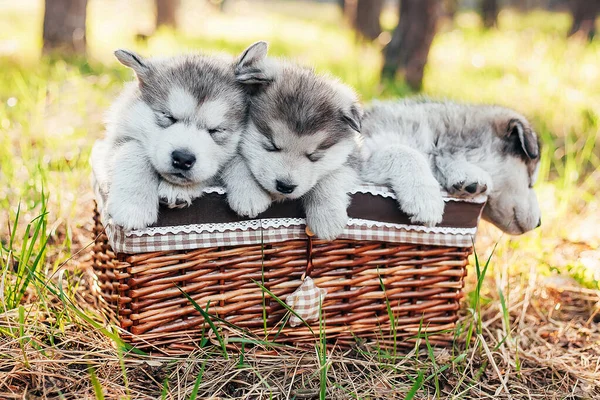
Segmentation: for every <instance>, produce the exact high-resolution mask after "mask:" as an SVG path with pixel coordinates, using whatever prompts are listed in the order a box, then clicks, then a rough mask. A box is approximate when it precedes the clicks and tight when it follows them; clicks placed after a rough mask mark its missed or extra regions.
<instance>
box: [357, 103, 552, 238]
mask: <svg viewBox="0 0 600 400" xmlns="http://www.w3.org/2000/svg"><path fill="white" fill-rule="evenodd" d="M363 127H364V129H363V133H364V143H363V146H362V152H361V154H362V159H363V163H362V169H361V172H362V176H363V179H365V180H367V181H372V182H375V183H379V184H384V185H390V186H391V187H392V189H393V190H394V191H395V192H396V197H397V200H398V203H399V205H400V208H401V209H402V210H403V211H405V212H406V213H407V214H409V215H410V217H411V220H412V221H413V222H420V223H424V224H426V225H435V224H437V223H439V222H440V221H441V220H442V216H443V212H444V200H443V198H442V194H441V192H440V188H443V189H444V190H445V191H447V192H448V193H450V194H452V195H453V196H455V197H461V198H467V199H468V198H473V197H475V196H478V195H483V194H485V195H486V196H487V203H486V205H485V208H484V209H483V218H484V219H485V220H487V221H489V222H491V223H493V224H494V225H496V226H497V227H498V228H500V229H501V230H503V231H504V232H506V233H509V234H513V235H520V234H522V233H525V232H528V231H530V230H532V229H535V228H537V227H538V226H539V225H540V224H541V212H540V208H539V205H538V199H537V195H536V193H535V191H534V190H533V185H534V184H535V182H536V180H537V174H538V169H539V166H540V142H539V138H538V136H537V134H536V133H535V131H534V130H533V127H532V126H531V124H530V123H529V121H528V120H527V119H526V118H525V117H524V116H523V115H521V114H519V113H518V112H516V111H514V110H512V109H510V108H506V107H501V106H494V105H477V104H461V103H455V102H450V101H433V100H429V99H425V98H421V99H409V100H401V101H380V102H374V103H373V104H372V105H371V106H370V107H368V109H367V112H366V115H365V117H364V120H363Z"/></svg>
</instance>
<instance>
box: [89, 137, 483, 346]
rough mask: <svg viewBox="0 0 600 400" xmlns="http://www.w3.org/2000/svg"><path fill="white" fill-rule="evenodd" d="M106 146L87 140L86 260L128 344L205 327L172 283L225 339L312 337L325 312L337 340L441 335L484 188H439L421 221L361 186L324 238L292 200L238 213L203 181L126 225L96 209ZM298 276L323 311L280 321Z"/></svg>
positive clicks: (189, 335)
mask: <svg viewBox="0 0 600 400" xmlns="http://www.w3.org/2000/svg"><path fill="white" fill-rule="evenodd" d="M105 151H106V145H105V144H104V143H103V142H102V141H99V142H98V143H97V144H96V145H95V146H94V149H93V151H92V167H93V171H94V174H93V185H94V188H95V191H96V200H97V208H96V210H95V214H94V221H95V227H94V235H95V245H94V247H93V250H92V259H93V266H94V270H95V271H96V274H97V277H98V283H99V286H100V289H101V293H102V297H103V298H104V299H105V300H106V303H107V305H108V306H109V309H110V314H111V318H113V319H114V320H116V321H117V322H118V323H119V325H120V326H121V328H122V336H123V337H124V339H125V340H127V341H129V342H130V343H132V344H135V345H136V346H138V347H140V348H144V349H160V351H165V352H180V351H188V350H192V349H194V348H195V346H197V345H198V343H199V342H200V339H201V338H203V337H207V336H211V335H212V337H213V338H214V332H210V329H208V328H209V325H208V323H207V320H206V319H205V316H202V315H201V313H199V312H198V311H197V310H196V308H195V307H194V305H193V304H192V303H191V302H190V301H189V300H188V299H187V298H186V297H185V296H184V294H183V293H182V291H183V292H185V293H186V294H187V295H189V296H191V298H192V299H194V300H195V302H196V303H197V304H198V305H199V306H200V307H202V308H203V309H205V310H206V312H207V313H208V314H209V315H210V317H208V318H210V319H211V320H212V322H213V323H214V324H215V325H217V326H218V329H222V330H223V332H222V334H223V335H225V333H226V332H225V331H227V335H228V336H229V337H230V338H231V337H232V336H236V335H245V336H255V337H257V338H258V339H261V340H269V341H276V342H283V343H291V344H296V345H302V344H312V343H314V342H315V340H317V339H318V338H319V334H320V323H321V327H323V323H324V326H325V328H324V330H325V334H326V338H327V340H328V341H329V342H331V343H336V344H337V345H338V346H352V345H353V344H355V343H357V341H358V342H361V343H363V344H368V343H374V344H376V345H379V346H390V345H412V344H413V343H414V342H415V341H416V340H417V338H418V337H419V336H421V335H424V334H427V335H428V339H429V342H430V343H432V344H442V345H443V344H448V343H449V341H451V340H452V337H453V329H454V326H455V322H456V320H457V318H458V315H457V311H458V309H459V300H460V298H461V296H462V292H461V290H462V287H463V278H464V276H465V274H466V266H467V263H468V256H469V254H470V253H471V251H472V243H473V237H474V235H475V233H476V231H477V224H478V222H479V217H480V215H481V211H482V209H483V206H484V204H485V198H476V199H470V200H460V199H452V198H446V208H445V213H444V220H443V221H442V223H441V224H440V226H438V227H435V228H427V227H424V226H415V225H413V224H411V223H410V220H409V218H408V216H407V215H405V214H404V213H402V212H401V211H400V210H399V209H398V205H397V203H396V200H395V196H394V194H393V193H391V192H390V191H389V190H387V189H386V188H383V187H375V186H361V187H358V188H356V190H355V191H354V193H353V198H352V202H351V205H350V207H349V209H348V214H349V216H350V220H349V222H348V226H347V227H346V230H345V231H344V233H343V234H342V235H341V236H340V238H339V239H337V240H335V241H332V242H326V241H323V240H316V239H313V238H311V237H309V236H307V234H306V231H305V221H304V216H303V214H302V207H301V204H300V202H299V201H289V202H284V203H276V204H274V205H272V206H271V208H269V210H267V211H266V212H265V213H263V214H261V215H259V217H258V218H256V219H252V220H249V219H242V218H240V217H238V216H237V215H235V213H234V212H233V211H232V210H231V209H229V207H228V206H227V203H226V200H225V193H224V191H223V190H222V189H221V188H208V189H207V190H205V192H206V193H205V194H204V196H202V197H201V198H199V199H197V200H196V201H194V203H193V204H192V205H191V206H190V207H188V208H185V209H178V210H171V209H168V208H161V210H160V213H159V220H158V222H157V223H156V224H155V225H154V226H152V227H149V228H146V229H143V230H138V231H129V232H126V231H124V230H123V229H122V228H120V227H119V226H116V225H114V224H112V223H111V221H110V219H108V218H107V217H106V213H105V212H104V207H103V204H104V203H105V199H106V196H107V187H108V185H107V178H106V173H105V171H106V168H104V167H103V165H102V160H104V159H105V158H106V157H105ZM103 224H104V225H103ZM306 276H310V277H311V278H312V280H313V281H314V282H315V283H316V285H317V286H318V287H320V288H322V289H326V290H327V295H326V297H325V299H324V300H323V302H322V318H321V321H318V320H317V321H314V322H311V323H310V325H308V326H307V324H305V325H300V326H297V327H291V326H289V324H288V323H286V321H287V318H288V317H289V315H290V312H289V311H288V310H287V309H286V308H284V307H283V306H282V305H281V304H280V302H279V301H278V300H283V299H285V298H286V296H287V295H289V294H291V293H292V292H294V291H295V290H296V289H297V288H298V287H299V286H300V285H301V283H302V281H303V279H304V278H305V277H306ZM264 288H266V289H267V290H268V291H269V292H267V291H265V289H264ZM269 293H271V294H272V295H271V294H269ZM273 296H274V297H275V298H274V297H273ZM390 313H393V316H394V321H393V322H394V323H390V317H389V315H390ZM232 327H235V328H232ZM231 342H233V340H231Z"/></svg>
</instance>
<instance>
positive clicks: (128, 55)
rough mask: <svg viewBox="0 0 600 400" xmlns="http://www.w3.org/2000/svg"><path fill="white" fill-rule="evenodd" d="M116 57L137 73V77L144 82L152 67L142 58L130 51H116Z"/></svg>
mask: <svg viewBox="0 0 600 400" xmlns="http://www.w3.org/2000/svg"><path fill="white" fill-rule="evenodd" d="M115 57H117V60H119V62H120V63H121V64H123V65H124V66H126V67H129V68H131V69H132V70H134V71H135V75H136V76H137V77H138V79H139V80H140V81H143V80H144V78H146V77H147V76H148V74H149V72H150V66H149V64H148V61H146V60H145V59H144V58H143V57H142V56H140V55H138V54H136V53H134V52H133V51H129V50H122V49H119V50H117V51H115Z"/></svg>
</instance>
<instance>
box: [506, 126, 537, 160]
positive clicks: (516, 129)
mask: <svg viewBox="0 0 600 400" xmlns="http://www.w3.org/2000/svg"><path fill="white" fill-rule="evenodd" d="M506 130H507V132H508V136H509V138H511V139H512V140H515V139H516V138H518V140H519V142H520V144H521V148H522V149H523V151H524V152H525V155H526V156H527V157H528V158H529V159H531V160H533V159H536V158H538V156H539V155H540V147H539V143H538V140H537V137H536V135H535V133H534V132H533V131H532V130H531V128H530V127H529V126H527V125H526V124H523V122H522V121H519V120H518V119H511V120H510V121H509V122H508V126H507V128H506Z"/></svg>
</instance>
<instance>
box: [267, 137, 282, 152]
mask: <svg viewBox="0 0 600 400" xmlns="http://www.w3.org/2000/svg"><path fill="white" fill-rule="evenodd" d="M263 147H264V149H265V150H266V151H269V152H276V151H281V149H280V148H279V147H277V146H276V145H275V143H273V141H272V140H271V141H269V142H267V143H265V144H263Z"/></svg>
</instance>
